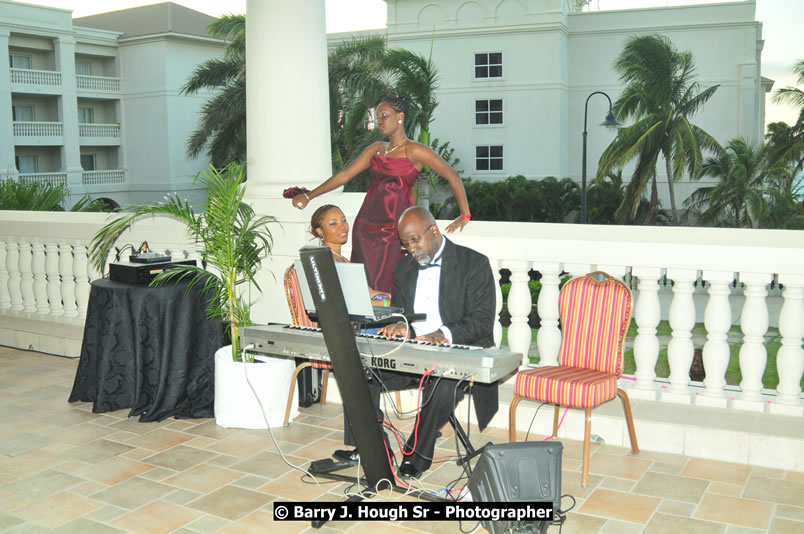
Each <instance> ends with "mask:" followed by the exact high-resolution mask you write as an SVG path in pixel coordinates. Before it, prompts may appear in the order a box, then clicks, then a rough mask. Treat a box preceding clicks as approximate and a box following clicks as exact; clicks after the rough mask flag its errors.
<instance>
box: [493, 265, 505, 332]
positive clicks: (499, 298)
mask: <svg viewBox="0 0 804 534" xmlns="http://www.w3.org/2000/svg"><path fill="white" fill-rule="evenodd" d="M490 262H491V270H492V273H493V274H494V298H495V299H496V305H495V306H494V346H496V347H499V346H500V342H501V341H502V332H503V327H502V324H500V312H501V311H502V305H503V298H502V290H501V289H500V278H501V276H502V275H501V274H500V268H501V266H502V262H501V261H500V260H490Z"/></svg>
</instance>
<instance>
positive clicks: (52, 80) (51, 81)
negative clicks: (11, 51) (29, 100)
mask: <svg viewBox="0 0 804 534" xmlns="http://www.w3.org/2000/svg"><path fill="white" fill-rule="evenodd" d="M10 71H11V72H10V76H11V83H13V84H20V85H45V86H48V87H59V86H61V73H60V72H57V71H53V70H37V69H10Z"/></svg>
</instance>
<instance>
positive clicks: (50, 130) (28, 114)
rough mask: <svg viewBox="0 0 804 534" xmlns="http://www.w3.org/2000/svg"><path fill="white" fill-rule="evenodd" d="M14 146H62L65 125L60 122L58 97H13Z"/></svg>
mask: <svg viewBox="0 0 804 534" xmlns="http://www.w3.org/2000/svg"><path fill="white" fill-rule="evenodd" d="M11 117H12V121H13V132H14V145H24V146H61V145H63V144H64V125H63V124H62V122H61V121H60V120H59V105H58V101H57V97H55V96H43V95H37V94H14V95H12V97H11Z"/></svg>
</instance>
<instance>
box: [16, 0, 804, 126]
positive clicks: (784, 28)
mask: <svg viewBox="0 0 804 534" xmlns="http://www.w3.org/2000/svg"><path fill="white" fill-rule="evenodd" d="M158 1H160V0H26V2H25V3H29V4H40V5H47V6H53V7H60V8H63V9H71V10H72V11H73V16H74V17H82V16H85V15H94V14H96V13H103V12H106V11H116V10H118V9H126V8H129V7H135V6H141V5H147V4H153V3H157V2H158ZM172 1H173V2H175V3H177V4H181V5H183V6H186V7H189V8H191V9H195V10H196V11H201V12H202V13H207V14H209V15H212V16H220V15H223V14H226V13H245V11H246V0H172ZM291 1H302V0H291ZM724 1H729V0H591V1H590V2H589V5H588V6H587V7H586V8H585V10H591V11H596V10H608V9H632V8H639V7H655V6H677V5H687V4H701V3H719V2H724ZM732 1H733V0H732ZM737 1H739V0H737ZM325 3H326V10H327V32H330V33H333V32H344V31H358V30H367V29H375V28H384V27H385V10H386V3H385V1H384V0H325ZM756 4H757V7H756V18H757V20H758V21H760V22H762V37H763V39H764V40H765V47H764V48H763V50H762V75H763V76H765V77H767V78H770V79H772V80H774V81H775V83H774V85H773V89H774V90H776V89H779V88H781V87H785V86H791V85H795V83H796V79H795V77H794V76H793V65H794V63H795V62H796V60H797V59H801V58H804V38H803V37H801V34H800V27H801V21H804V0H756ZM799 87H800V88H801V89H804V86H799ZM797 117H798V116H797V113H796V111H795V109H793V108H792V107H790V106H782V105H776V104H773V103H772V102H770V98H768V99H767V101H766V105H765V118H766V123H770V122H774V121H780V120H783V121H785V122H787V123H789V124H793V123H794V122H795V121H796V119H797Z"/></svg>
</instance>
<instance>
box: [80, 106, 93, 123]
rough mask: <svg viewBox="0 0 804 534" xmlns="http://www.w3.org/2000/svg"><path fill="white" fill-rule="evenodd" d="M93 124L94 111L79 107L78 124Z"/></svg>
mask: <svg viewBox="0 0 804 534" xmlns="http://www.w3.org/2000/svg"><path fill="white" fill-rule="evenodd" d="M93 122H95V110H94V109H92V108H88V107H83V106H79V108H78V123H79V124H92V123H93Z"/></svg>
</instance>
